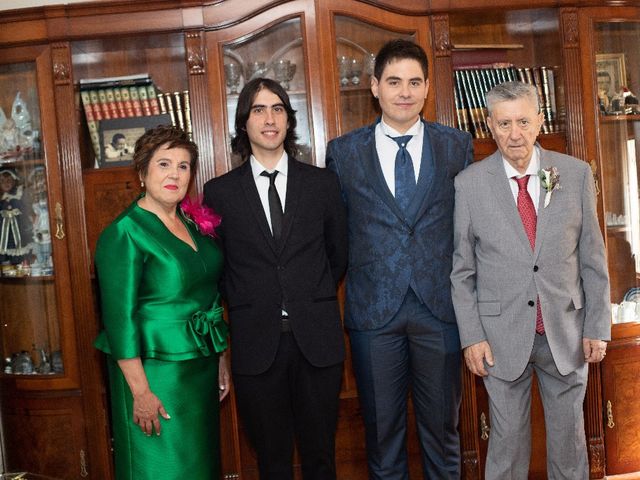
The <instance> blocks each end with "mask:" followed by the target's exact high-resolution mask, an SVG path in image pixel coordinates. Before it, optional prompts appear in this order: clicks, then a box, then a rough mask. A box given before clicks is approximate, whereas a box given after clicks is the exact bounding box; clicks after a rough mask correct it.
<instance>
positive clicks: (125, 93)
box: [120, 87, 135, 117]
mask: <svg viewBox="0 0 640 480" xmlns="http://www.w3.org/2000/svg"><path fill="white" fill-rule="evenodd" d="M120 95H121V96H122V104H123V105H124V111H125V113H126V116H127V117H135V112H134V111H133V103H132V102H131V95H130V94H129V87H120Z"/></svg>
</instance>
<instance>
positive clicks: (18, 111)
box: [11, 92, 31, 133]
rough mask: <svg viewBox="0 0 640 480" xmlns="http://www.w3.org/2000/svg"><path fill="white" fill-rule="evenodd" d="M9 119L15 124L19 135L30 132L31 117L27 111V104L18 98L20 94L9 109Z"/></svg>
mask: <svg viewBox="0 0 640 480" xmlns="http://www.w3.org/2000/svg"><path fill="white" fill-rule="evenodd" d="M11 118H12V119H13V121H14V122H16V127H17V128H18V130H19V131H20V133H25V132H27V131H31V115H30V114H29V110H27V103H26V102H25V101H24V100H23V99H22V97H21V96H20V92H18V94H17V95H16V98H15V100H14V101H13V106H12V107H11Z"/></svg>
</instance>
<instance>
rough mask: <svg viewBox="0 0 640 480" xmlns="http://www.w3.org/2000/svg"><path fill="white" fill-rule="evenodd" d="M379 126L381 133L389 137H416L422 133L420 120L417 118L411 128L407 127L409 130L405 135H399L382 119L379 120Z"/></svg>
mask: <svg viewBox="0 0 640 480" xmlns="http://www.w3.org/2000/svg"><path fill="white" fill-rule="evenodd" d="M380 125H381V126H382V133H384V134H385V135H388V136H390V137H402V136H404V135H412V136H416V135H418V134H419V133H420V132H421V131H422V119H421V118H418V120H416V123H414V124H413V125H411V127H409V130H407V131H406V132H405V133H400V132H398V131H397V130H396V129H394V128H393V127H390V126H389V125H388V124H387V123H385V121H384V118H382V119H381V120H380Z"/></svg>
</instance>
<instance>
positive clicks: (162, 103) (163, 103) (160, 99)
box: [157, 93, 167, 113]
mask: <svg viewBox="0 0 640 480" xmlns="http://www.w3.org/2000/svg"><path fill="white" fill-rule="evenodd" d="M157 98H158V107H159V108H160V113H167V102H166V100H165V98H164V93H158V94H157Z"/></svg>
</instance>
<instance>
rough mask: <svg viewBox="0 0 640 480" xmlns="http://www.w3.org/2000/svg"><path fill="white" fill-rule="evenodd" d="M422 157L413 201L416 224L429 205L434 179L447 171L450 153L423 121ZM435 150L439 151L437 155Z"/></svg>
mask: <svg viewBox="0 0 640 480" xmlns="http://www.w3.org/2000/svg"><path fill="white" fill-rule="evenodd" d="M422 125H423V128H424V130H423V141H422V159H421V160H420V173H419V174H418V186H417V188H416V195H415V197H414V198H413V201H412V202H411V209H410V211H411V213H412V216H411V217H410V218H411V220H412V223H413V224H415V223H416V222H417V221H418V219H419V218H420V217H422V215H424V212H425V211H426V209H427V207H428V206H429V201H428V200H429V197H430V194H431V192H432V191H433V185H434V179H435V177H436V176H437V175H439V174H442V173H443V171H444V172H446V168H443V169H441V168H440V166H444V165H445V164H446V161H447V156H448V154H449V151H448V148H447V145H446V144H445V142H444V141H443V140H442V139H441V137H438V136H437V135H433V136H432V135H431V132H430V128H429V126H428V124H427V123H426V122H425V121H423V122H422ZM435 152H438V154H437V155H436V154H435Z"/></svg>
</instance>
